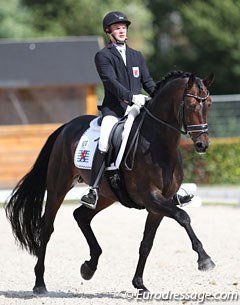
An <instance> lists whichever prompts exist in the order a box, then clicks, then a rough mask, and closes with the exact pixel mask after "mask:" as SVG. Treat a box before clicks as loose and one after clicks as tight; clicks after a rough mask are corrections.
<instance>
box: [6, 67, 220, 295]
mask: <svg viewBox="0 0 240 305" xmlns="http://www.w3.org/2000/svg"><path fill="white" fill-rule="evenodd" d="M212 81H213V74H210V75H209V76H208V77H206V78H204V79H203V80H202V79H200V78H198V77H195V76H194V75H193V74H191V73H188V72H182V71H173V72H170V73H168V74H167V75H166V76H165V77H164V78H163V79H162V80H161V81H160V82H159V83H158V85H157V87H156V90H155V94H154V97H153V99H152V100H151V101H150V102H149V103H148V104H147V106H145V107H144V108H143V109H142V111H141V113H140V114H139V116H138V117H137V118H136V120H135V122H134V125H133V128H132V131H131V135H130V138H132V137H133V136H134V135H135V134H136V133H137V132H138V133H139V136H138V141H137V142H136V143H137V145H135V146H136V147H135V148H134V153H135V154H132V159H133V160H132V162H131V164H132V168H131V170H129V168H127V167H126V165H125V163H124V162H122V163H121V165H120V172H121V175H122V176H123V177H124V181H125V188H126V191H127V194H128V196H129V198H130V199H131V201H132V202H135V203H136V204H137V205H138V206H139V207H140V208H145V209H146V210H147V212H148V216H147V219H146V224H145V230H144V235H143V240H142V242H141V245H140V249H139V260H138V263H137V267H136V272H135V275H134V277H133V280H132V283H133V285H134V287H135V288H137V289H143V290H144V291H145V290H147V288H146V287H145V285H144V283H143V271H144V267H145V263H146V260H147V257H148V255H149V253H150V250H151V248H152V245H153V240H154V237H155V234H156V231H157V229H158V226H159V224H160V223H161V221H162V219H163V217H164V216H167V217H170V218H173V219H175V220H176V221H177V222H178V223H179V224H180V225H181V226H183V227H184V229H185V230H186V232H187V234H188V236H189V238H190V240H191V243H192V248H193V250H194V251H196V252H197V254H198V269H199V270H209V269H212V268H214V266H215V265H214V263H213V261H212V260H211V258H210V256H209V255H208V254H207V253H206V252H205V250H204V249H203V246H202V243H201V242H200V241H199V240H198V238H197V237H196V235H195V233H194V231H193V229H192V227H191V224H190V217H189V216H188V214H187V213H186V212H185V211H184V210H183V209H181V208H179V207H177V206H176V202H175V201H174V200H173V195H174V194H175V193H176V192H177V190H178V189H179V187H180V185H181V183H182V180H183V169H182V164H181V156H180V153H179V150H178V145H179V142H180V136H181V132H183V133H187V134H189V135H190V137H191V139H192V141H193V144H194V147H195V150H196V152H198V153H204V152H205V151H206V150H207V148H208V144H209V139H208V132H207V131H208V129H207V117H208V109H209V106H210V104H211V98H210V96H209V93H208V87H209V86H210V85H211V83H212ZM93 118H94V116H90V115H85V116H80V117H78V118H76V119H73V120H72V121H70V122H68V123H67V124H65V125H62V126H61V127H59V128H58V129H57V130H55V131H54V132H53V133H52V134H51V135H50V136H49V138H48V139H47V141H46V143H45V145H44V146H43V148H42V150H41V152H40V154H39V156H38V158H37V160H36V162H35V164H34V165H33V167H32V169H31V170H30V171H29V173H27V174H26V175H25V176H24V177H23V178H22V179H21V180H20V181H19V183H18V184H17V186H16V187H15V189H14V190H13V192H12V194H11V196H10V198H9V199H8V201H7V202H6V204H5V209H6V215H7V217H8V219H9V220H10V223H11V226H12V229H13V234H14V236H15V238H16V239H17V241H18V242H19V243H20V245H21V246H22V247H23V248H25V249H26V250H28V251H29V252H30V253H31V254H33V255H35V256H36V257H37V263H36V265H35V268H34V271H35V276H36V281H35V286H34V288H33V291H34V293H37V294H41V293H45V292H47V289H46V286H45V282H44V270H45V267H44V260H45V254H46V247H47V244H48V241H49V239H50V236H51V234H52V233H53V231H54V226H53V224H54V220H55V217H56V214H57V211H58V209H59V207H60V205H61V203H62V202H63V200H64V197H65V195H66V194H67V192H68V191H69V190H70V189H71V188H72V187H73V186H74V184H75V182H76V181H84V182H85V183H89V179H90V171H89V170H80V169H78V168H76V167H75V166H74V160H73V159H74V152H75V149H76V146H77V144H78V141H79V138H80V136H81V135H82V134H83V132H84V131H85V130H86V129H87V128H88V127H89V123H90V121H91V120H92V119H93ZM140 123H141V124H140ZM140 125H141V128H139V126H140ZM182 130H183V131H182ZM130 144H131V141H130V139H129V143H128V144H127V148H126V151H129V146H130ZM106 173H107V172H106ZM106 173H105V176H104V179H103V181H102V183H101V185H100V196H99V201H98V204H97V208H96V209H95V210H92V209H89V208H86V207H84V206H80V207H78V208H77V209H76V210H75V211H74V218H75V220H76V221H77V224H78V226H79V227H80V229H81V231H82V233H83V234H84V236H85V238H86V240H87V243H88V245H89V248H90V260H88V261H85V262H84V263H83V264H82V266H81V275H82V277H83V278H84V279H86V280H89V279H91V277H92V276H93V274H94V272H95V271H96V269H97V265H98V260H99V257H100V255H101V253H102V249H101V247H100V245H99V244H98V242H97V240H96V238H95V235H94V233H93V231H92V228H91V226H90V223H91V220H92V219H93V217H94V216H95V215H96V214H97V213H99V212H100V211H101V210H103V209H105V208H107V207H109V206H110V205H111V204H113V203H114V202H116V201H118V200H119V199H118V198H117V196H116V195H115V193H114V192H113V190H112V188H111V187H110V185H109V182H108V180H107V176H106ZM45 191H47V199H46V204H45V208H43V207H44V194H45ZM79 196H80V194H79Z"/></svg>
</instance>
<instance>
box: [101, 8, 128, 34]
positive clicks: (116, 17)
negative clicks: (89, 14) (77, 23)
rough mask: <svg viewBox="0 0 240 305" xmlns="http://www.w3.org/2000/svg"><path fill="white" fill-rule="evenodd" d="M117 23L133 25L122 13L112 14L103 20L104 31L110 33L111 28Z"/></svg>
mask: <svg viewBox="0 0 240 305" xmlns="http://www.w3.org/2000/svg"><path fill="white" fill-rule="evenodd" d="M115 23H125V24H126V25H127V26H129V25H130V24H131V21H129V20H128V17H127V16H126V15H124V14H123V13H121V12H110V13H108V14H107V15H106V16H105V17H104V18H103V30H104V32H106V33H108V32H109V27H110V25H112V24H115Z"/></svg>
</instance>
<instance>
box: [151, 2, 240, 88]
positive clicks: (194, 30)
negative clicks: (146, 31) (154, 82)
mask: <svg viewBox="0 0 240 305" xmlns="http://www.w3.org/2000/svg"><path fill="white" fill-rule="evenodd" d="M148 7H149V8H150V10H151V11H152V14H153V15H154V17H153V22H154V38H155V39H154V44H155V48H154V54H153V55H152V57H151V68H152V71H153V73H154V76H155V77H156V76H157V74H158V77H159V72H160V74H163V73H165V72H167V71H169V70H173V69H174V70H176V69H181V70H187V71H190V72H195V73H196V74H197V75H198V76H200V77H204V76H205V75H206V74H207V73H209V72H211V71H212V72H214V73H215V76H216V77H215V81H214V84H213V88H212V92H213V93H214V94H222V93H238V91H239V89H238V83H239V76H240V63H239V60H240V48H239V41H240V33H239V31H238V30H236V29H238V28H239V27H240V18H239V15H240V2H239V1H238V0H226V1H218V0H208V1H201V0H185V1H178V0H151V1H150V0H149V3H148Z"/></svg>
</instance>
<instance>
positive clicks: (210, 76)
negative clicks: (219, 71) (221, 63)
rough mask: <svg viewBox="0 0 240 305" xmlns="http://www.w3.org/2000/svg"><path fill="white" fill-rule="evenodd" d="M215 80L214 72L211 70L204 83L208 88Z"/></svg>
mask: <svg viewBox="0 0 240 305" xmlns="http://www.w3.org/2000/svg"><path fill="white" fill-rule="evenodd" d="M213 80H214V73H213V72H211V73H210V74H209V75H208V76H207V77H205V78H204V79H203V83H204V85H205V86H206V87H207V88H208V87H210V86H211V84H212V83H213Z"/></svg>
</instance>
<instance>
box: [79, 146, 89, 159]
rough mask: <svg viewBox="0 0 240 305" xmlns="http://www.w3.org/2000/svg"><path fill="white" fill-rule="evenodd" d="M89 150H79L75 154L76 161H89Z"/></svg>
mask: <svg viewBox="0 0 240 305" xmlns="http://www.w3.org/2000/svg"><path fill="white" fill-rule="evenodd" d="M89 154H90V151H89V150H86V149H85V150H79V153H78V155H77V162H88V161H89Z"/></svg>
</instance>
